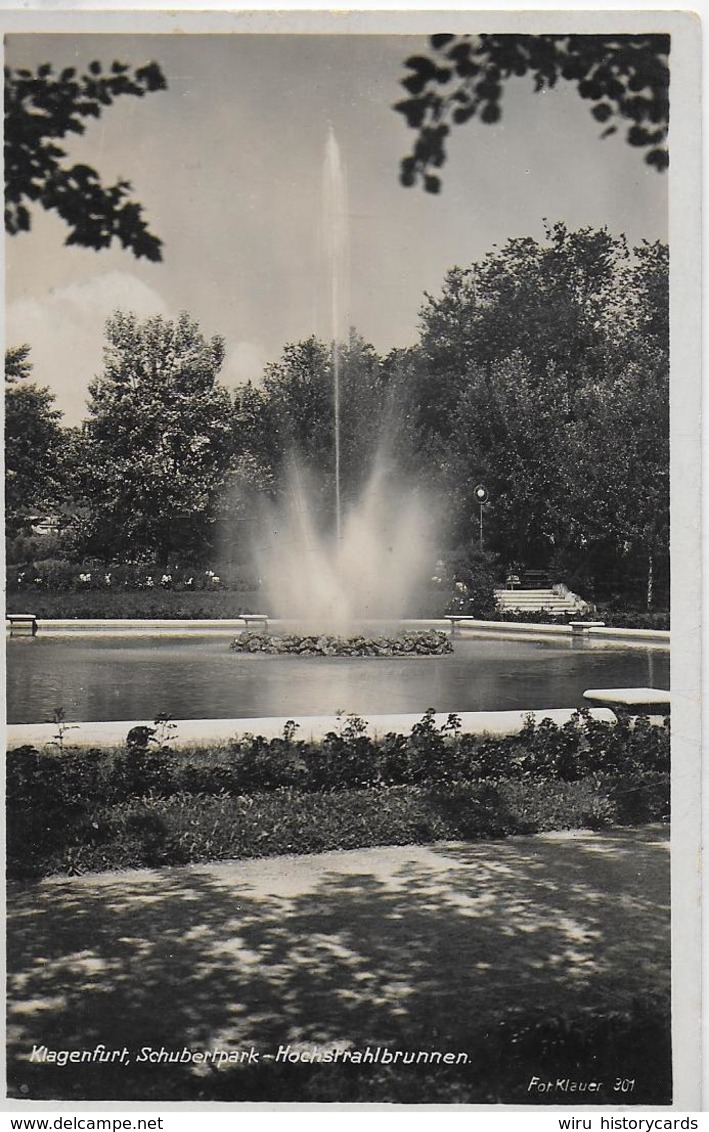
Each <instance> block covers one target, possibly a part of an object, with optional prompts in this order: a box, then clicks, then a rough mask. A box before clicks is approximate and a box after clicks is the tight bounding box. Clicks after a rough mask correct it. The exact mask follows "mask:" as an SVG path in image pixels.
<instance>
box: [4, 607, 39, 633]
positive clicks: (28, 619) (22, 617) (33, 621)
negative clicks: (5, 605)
mask: <svg viewBox="0 0 709 1132" xmlns="http://www.w3.org/2000/svg"><path fill="white" fill-rule="evenodd" d="M6 620H7V621H9V622H10V636H12V634H13V632H14V629H15V626H17V627H18V628H20V627H22V626H23V625H26V626H27V627H28V628H29V629H30V630H31V632H32V636H33V637H34V636H36V634H37V615H36V613H8V614H6Z"/></svg>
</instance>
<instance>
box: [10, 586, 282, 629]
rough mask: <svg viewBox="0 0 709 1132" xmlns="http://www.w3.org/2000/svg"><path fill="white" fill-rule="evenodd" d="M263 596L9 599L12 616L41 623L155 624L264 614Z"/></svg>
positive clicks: (140, 593)
mask: <svg viewBox="0 0 709 1132" xmlns="http://www.w3.org/2000/svg"><path fill="white" fill-rule="evenodd" d="M262 602H263V595H262V594H260V593H259V592H258V591H257V590H255V591H242V592H230V591H217V592H215V593H208V592H207V591H201V592H199V593H188V592H187V591H184V592H182V593H171V592H170V591H164V592H163V591H157V592H155V591H152V590H137V591H135V592H132V593H131V592H126V591H124V592H122V593H119V592H108V591H107V592H103V593H102V592H99V591H96V590H93V591H90V592H87V593H75V594H74V593H56V594H55V593H43V592H41V591H36V592H31V593H30V592H27V593H25V594H18V593H11V594H8V597H7V611H8V613H26V612H27V606H28V605H30V604H31V607H32V608H31V609H30V610H29V612H31V613H35V614H36V615H37V617H39V618H40V619H41V620H53V619H55V618H60V619H64V618H66V619H76V620H80V619H84V618H86V619H99V620H100V619H102V618H126V619H128V618H149V619H151V620H156V621H157V620H188V621H189V620H195V621H197V620H206V621H211V620H228V619H229V618H231V617H238V616H239V615H240V614H241V613H260V612H261V608H260V606H261V604H262Z"/></svg>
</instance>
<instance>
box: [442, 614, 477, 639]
mask: <svg viewBox="0 0 709 1132" xmlns="http://www.w3.org/2000/svg"><path fill="white" fill-rule="evenodd" d="M443 620H444V621H450V623H451V637H452V636H453V634H454V633H455V627H456V625H457V624H458V622H459V621H478V620H479V618H477V617H472V616H471V615H470V614H469V613H447V614H446V615H445V617H444V618H443Z"/></svg>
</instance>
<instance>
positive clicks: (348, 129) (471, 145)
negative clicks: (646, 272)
mask: <svg viewBox="0 0 709 1132" xmlns="http://www.w3.org/2000/svg"><path fill="white" fill-rule="evenodd" d="M442 30H445V29H442ZM425 47H426V41H425V40H424V39H423V38H413V37H405V36H384V35H378V36H370V35H352V34H344V35H308V36H304V35H295V34H290V35H288V34H286V35H284V34H271V35H264V34H243V33H241V34H232V35H229V34H224V35H202V36H199V35H180V34H173V35H163V36H156V35H133V36H121V35H107V34H104V35H72V34H57V35H45V34H31V35H27V34H22V35H19V34H18V35H10V36H8V37H7V39H6V63H7V64H9V65H11V66H18V67H19V66H27V67H36V66H37V65H39V64H41V63H44V62H51V63H52V64H53V65H54V67H55V68H61V67H64V66H69V65H71V66H76V67H77V68H79V69H82V68H84V67H85V66H87V65H88V63H89V62H90V61H91V60H92V59H100V60H101V61H102V62H103V63H104V64H109V63H110V62H112V61H113V60H114V59H119V60H121V61H123V62H126V63H129V64H131V65H140V64H143V63H145V62H148V61H149V60H153V59H154V60H156V61H157V62H158V63H159V64H160V66H161V68H162V70H163V72H164V74H165V76H166V79H167V84H168V89H167V90H166V91H164V92H157V93H153V94H150V95H147V96H146V97H145V98H142V99H138V98H132V97H125V98H121V99H119V100H118V101H117V102H116V103H115V104H114V105H113V106H112V107H110V108H109V109H108V110H106V111H105V113H104V115H103V117H102V118H101V119H100V120H99V121H95V120H89V121H88V125H87V130H86V134H85V135H84V136H83V137H76V138H74V137H71V138H70V139H69V140H68V142H67V147H66V148H67V150H68V153H69V157H70V159H71V162H72V163H73V162H75V161H77V162H78V161H84V162H86V163H87V164H90V165H92V166H94V167H95V168H97V169H98V171H99V172H100V174H101V175H102V177H103V179H104V180H105V181H106V182H109V183H112V182H113V181H114V180H116V179H118V178H125V179H128V180H130V181H131V182H132V184H133V195H134V197H135V199H137V200H139V201H140V202H141V203H142V204H143V205H144V207H145V215H146V218H147V219H148V221H149V225H150V228H151V231H153V232H154V233H155V234H157V235H159V236H160V237H161V238H162V240H163V241H164V249H163V255H164V259H163V262H162V263H160V264H151V263H148V262H147V261H145V260H136V259H135V258H134V257H133V255H132V254H131V253H130V252H129V251H125V250H123V249H120V248H117V247H116V248H112V249H110V250H108V251H101V252H94V251H92V250H90V249H85V248H75V247H67V246H65V244H64V240H65V238H66V234H67V230H66V228H65V227H64V225H63V224H62V222H61V221H60V220H58V219H56V218H55V217H54V216H53V215H51V214H46V213H43V212H41V211H38V210H35V211H34V212H33V217H32V230H31V231H30V232H29V233H22V234H20V235H17V236H13V237H8V238H7V239H6V244H5V259H6V341H7V344H8V345H19V344H21V343H24V342H28V343H29V344H30V345H31V348H32V352H31V357H32V359H33V361H34V374H33V376H34V380H35V381H37V383H38V384H40V385H46V386H49V388H50V389H51V390H52V391H53V392H54V393H55V394H56V404H57V407H58V408H59V409H61V410H62V412H63V413H64V423H65V424H76V423H78V422H79V421H80V420H81V419H82V418H83V417H84V416H85V415H86V394H87V388H88V385H89V382H90V380H91V378H92V377H93V376H94V375H95V374H97V373H99V372H100V371H101V365H102V347H103V341H104V336H103V328H104V325H105V321H106V319H107V318H108V317H110V315H111V314H112V312H113V311H114V310H116V309H121V310H132V311H134V312H135V313H136V314H137V315H138V316H139V317H141V318H147V317H149V316H152V315H155V314H161V315H163V316H165V317H169V318H173V317H176V316H177V315H178V314H179V312H180V311H183V310H185V311H187V312H188V313H189V314H190V315H192V316H193V317H194V318H195V319H196V320H197V322H198V323H199V325H200V327H201V329H202V331H203V333H204V334H205V335H207V336H210V337H211V336H212V335H215V334H219V335H221V336H222V337H223V338H224V339H225V341H226V349H227V352H226V360H225V364H224V367H223V370H222V374H221V380H222V381H223V382H224V383H225V384H226V385H228V386H230V387H234V386H236V385H238V384H239V383H241V382H243V381H246V380H253V381H255V382H258V381H259V380H260V379H261V377H262V374H263V370H264V366H265V365H266V364H267V363H268V362H272V361H276V360H277V359H278V358H279V356H280V355H281V353H282V350H283V347H284V346H285V345H286V344H287V343H289V342H293V341H298V340H300V339H303V338H307V337H308V336H309V335H310V334H312V333H315V334H317V335H319V336H320V337H322V338H324V339H327V338H329V337H330V333H331V330H330V326H331V324H330V321H329V315H328V312H327V303H326V302H325V300H324V295H325V293H326V278H325V276H326V268H325V266H324V261H323V255H322V250H321V248H322V220H321V218H322V212H323V176H324V173H323V170H324V165H325V157H326V149H327V144H328V136H329V133H330V131H332V133H333V134H334V137H335V138H336V141H337V146H338V149H339V154H340V160H341V163H342V165H343V167H344V176H345V179H346V186H347V219H348V228H349V256H348V260H349V271H348V275H349V279H348V284H347V288H346V291H347V295H348V302H347V307H348V309H347V311H346V313H345V316H344V318H345V321H346V322H347V324H351V325H353V326H355V327H356V329H357V330H358V331H359V333H360V334H362V335H363V337H364V338H365V339H366V340H368V341H370V342H371V343H372V344H373V345H374V346H375V348H376V349H377V350H378V351H379V352H380V353H386V352H388V351H389V350H390V349H392V348H394V347H403V346H409V345H413V344H414V343H415V341H416V338H417V328H418V322H419V311H420V309H421V306H422V303H423V300H424V294H425V293H426V292H428V293H431V294H434V295H435V294H437V293H440V290H441V287H442V284H443V279H444V276H445V273H446V271H447V270H448V269H449V268H451V267H453V266H454V265H460V266H466V265H468V264H470V263H472V262H474V261H476V260H478V259H480V258H482V257H483V256H484V255H485V254H486V253H487V252H488V251H490V250H491V249H492V248H493V247H494V246H495V245H497V246H498V247H499V246H501V245H503V244H504V243H505V242H506V241H507V240H508V239H510V238H512V237H516V236H523V235H524V236H532V237H534V238H537V239H542V238H543V236H544V219H545V218H546V219H547V220H549V221H550V222H555V221H558V220H561V221H564V222H565V223H566V224H567V225H568V226H570V227H571V228H578V227H581V226H586V225H590V226H593V227H600V226H602V225H605V226H607V227H608V228H609V230H610V231H611V232H613V233H614V234H620V233H624V234H625V235H626V236H627V238H628V240H629V241H630V243H631V244H638V243H640V242H641V241H642V240H650V241H653V240H656V239H666V238H667V195H666V194H667V177H666V176H663V175H662V174H658V173H657V172H656V171H655V170H654V169H652V168H650V167H648V166H646V165H644V163H643V160H642V155H641V154H640V153H639V152H638V150H636V149H633V148H632V147H631V146H629V145H627V143H625V142H624V141H623V140H622V134H621V135H620V136H615V137H611V138H608V139H605V140H600V138H599V135H600V132H601V127H600V126H599V124H598V123H597V122H595V121H594V119H593V118H592V117H591V115H590V113H589V111H588V104H587V103H584V102H583V101H582V100H581V99H579V98H578V96H577V95H576V94H575V92H574V90H573V88H572V87H571V86H570V84H566V83H562V84H560V86H559V87H558V88H557V89H556V90H554V91H551V92H542V93H540V94H534V93H533V89H532V80H531V79H529V78H525V79H515V80H513V81H512V82H511V83H509V84H508V85H507V87H506V89H505V93H504V96H503V103H502V109H503V117H502V121H501V123H498V124H497V125H496V126H486V125H484V124H482V123H480V122H478V121H476V120H473V121H472V122H469V123H467V124H466V125H464V126H462V127H459V128H457V129H455V130H454V131H453V132H452V135H451V137H450V139H449V145H448V153H449V156H448V161H447V163H446V165H445V166H444V169H443V171H442V172H443V191H442V193H441V194H440V195H438V196H433V195H430V194H427V193H424V191H423V190H422V189H421V188H418V187H417V188H408V189H407V188H403V187H402V186H401V185H400V183H399V180H398V167H399V161H400V159H401V158H402V157H403V156H405V155H406V154H407V153H408V152H409V149H410V146H411V143H412V140H413V138H414V132H413V131H411V130H409V129H408V128H407V126H406V123H405V120H404V119H403V117H402V116H401V115H400V114H397V113H395V112H394V111H393V110H392V105H393V104H394V103H395V102H396V101H398V100H399V99H400V98H402V97H404V92H403V90H402V88H401V87H400V85H399V83H400V80H401V78H402V77H403V76H404V74H405V70H404V67H403V62H404V60H405V59H406V58H407V57H408V56H409V55H411V54H414V53H417V52H420V51H421V50H425Z"/></svg>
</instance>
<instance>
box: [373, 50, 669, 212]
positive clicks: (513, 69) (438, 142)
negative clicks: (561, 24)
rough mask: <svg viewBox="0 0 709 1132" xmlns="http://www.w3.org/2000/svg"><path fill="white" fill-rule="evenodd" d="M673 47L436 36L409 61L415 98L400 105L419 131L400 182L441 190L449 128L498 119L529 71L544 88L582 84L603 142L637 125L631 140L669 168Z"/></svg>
mask: <svg viewBox="0 0 709 1132" xmlns="http://www.w3.org/2000/svg"><path fill="white" fill-rule="evenodd" d="M669 50H670V37H669V36H668V35H613V36H609V35H478V36H468V35H463V36H459V35H450V34H442V35H434V36H431V39H430V52H429V54H428V55H414V56H412V57H411V58H409V59H407V60H406V66H407V67H408V70H409V72H410V73H409V74H408V75H407V76H406V78H404V79H403V80H402V86H403V87H404V88H405V89H406V91H407V92H408V95H409V97H408V98H406V99H404V100H402V101H401V102H398V103H397V104H396V105H395V107H394V109H395V110H397V111H398V112H399V113H400V114H403V115H404V117H405V118H406V122H407V125H408V126H410V127H411V128H412V129H415V130H416V131H417V138H416V142H415V144H414V147H413V151H412V153H411V154H409V155H408V156H407V157H405V158H404V159H403V160H402V162H401V182H402V184H403V185H406V186H410V185H414V184H416V182H417V181H419V180H420V181H422V182H423V187H424V189H425V190H426V191H427V192H429V193H437V192H440V189H441V179H440V176H439V175H438V173H437V172H436V171H435V170H437V169H440V168H441V166H442V165H443V164H444V163H445V160H446V150H445V145H446V139H447V138H448V136H449V134H450V131H451V126H456V125H461V124H463V123H464V122H467V121H470V120H471V119H472V118H474V117H478V118H479V119H480V121H481V122H485V123H488V124H492V123H495V122H498V121H499V120H500V118H501V117H502V94H503V90H504V86H505V84H506V83H507V82H508V81H509V80H510V79H512V78H514V77H519V78H523V77H524V76H525V75H530V76H531V77H532V78H533V80H534V89H535V91H537V92H538V91H541V90H545V89H551V88H553V87H554V86H556V84H557V83H558V82H559V80H560V79H561V80H565V81H567V82H571V83H573V84H575V86H576V90H577V91H578V94H579V95H580V97H581V98H583V99H585V100H586V101H588V102H589V103H590V106H591V114H592V115H593V117H594V118H595V120H596V121H597V122H598V123H599V124H600V125H603V126H604V129H603V132H602V135H601V136H602V137H607V136H608V135H610V134H613V133H615V132H616V131H617V129H618V124H619V123H620V122H621V121H623V122H625V123H629V125H628V129H627V134H626V138H627V141H628V142H629V144H630V145H632V146H636V147H638V148H639V149H641V150H645V151H646V152H645V161H646V162H647V163H648V164H649V165H653V166H654V167H655V168H656V169H658V170H662V169H665V168H666V167H667V165H668V163H669V157H668V154H667V147H666V139H667V130H668V121H669V67H668V56H669Z"/></svg>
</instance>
